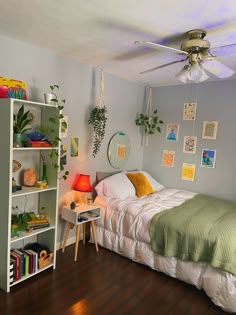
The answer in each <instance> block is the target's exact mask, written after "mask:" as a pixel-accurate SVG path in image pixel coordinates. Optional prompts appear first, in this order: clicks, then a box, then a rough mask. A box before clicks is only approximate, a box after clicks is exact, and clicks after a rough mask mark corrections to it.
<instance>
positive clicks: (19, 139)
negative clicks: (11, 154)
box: [13, 105, 32, 147]
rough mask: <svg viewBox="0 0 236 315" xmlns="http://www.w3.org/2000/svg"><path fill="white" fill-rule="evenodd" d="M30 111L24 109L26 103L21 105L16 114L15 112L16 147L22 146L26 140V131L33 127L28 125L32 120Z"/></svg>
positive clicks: (14, 138)
mask: <svg viewBox="0 0 236 315" xmlns="http://www.w3.org/2000/svg"><path fill="white" fill-rule="evenodd" d="M29 113H30V111H29V110H28V111H26V112H25V109H24V105H21V107H20V109H19V110H18V112H17V113H16V114H13V131H14V134H13V145H14V147H21V146H22V143H23V141H24V137H25V136H24V133H25V132H26V131H28V130H31V127H27V125H28V124H29V123H30V122H31V120H32V117H31V116H30V115H29Z"/></svg>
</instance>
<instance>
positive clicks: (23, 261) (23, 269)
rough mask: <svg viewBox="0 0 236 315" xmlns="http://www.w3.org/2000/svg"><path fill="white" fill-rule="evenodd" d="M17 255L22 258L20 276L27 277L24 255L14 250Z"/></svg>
mask: <svg viewBox="0 0 236 315" xmlns="http://www.w3.org/2000/svg"><path fill="white" fill-rule="evenodd" d="M13 251H14V252H15V253H16V254H17V255H19V256H20V275H21V277H23V276H24V275H25V258H24V253H23V252H22V251H21V250H19V249H14V250H13Z"/></svg>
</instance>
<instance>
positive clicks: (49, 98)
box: [44, 84, 59, 105]
mask: <svg viewBox="0 0 236 315" xmlns="http://www.w3.org/2000/svg"><path fill="white" fill-rule="evenodd" d="M49 88H50V90H51V92H50V93H44V102H45V103H46V104H49V105H55V98H56V99H57V96H56V94H54V89H59V85H57V84H54V85H50V87H49Z"/></svg>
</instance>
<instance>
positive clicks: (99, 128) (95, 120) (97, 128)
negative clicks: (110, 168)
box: [88, 106, 107, 158]
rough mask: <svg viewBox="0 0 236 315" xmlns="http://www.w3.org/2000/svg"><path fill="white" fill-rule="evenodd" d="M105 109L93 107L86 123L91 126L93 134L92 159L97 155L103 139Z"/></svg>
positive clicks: (105, 118)
mask: <svg viewBox="0 0 236 315" xmlns="http://www.w3.org/2000/svg"><path fill="white" fill-rule="evenodd" d="M106 114H107V108H106V107H105V106H103V107H100V106H95V107H94V108H93V109H92V110H91V112H90V115H89V121H88V123H89V124H91V125H92V127H93V132H94V139H93V157H94V158H95V156H96V155H97V153H98V152H99V150H100V147H101V144H102V140H103V139H104V137H105V131H106V122H107V117H106Z"/></svg>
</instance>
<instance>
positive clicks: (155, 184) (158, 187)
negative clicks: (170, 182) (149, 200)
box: [127, 171, 165, 191]
mask: <svg viewBox="0 0 236 315" xmlns="http://www.w3.org/2000/svg"><path fill="white" fill-rule="evenodd" d="M137 172H138V173H143V174H144V175H145V176H146V177H147V179H148V180H149V182H150V184H151V185H152V188H153V190H154V191H160V190H162V189H163V188H165V187H164V186H163V185H162V184H160V183H158V181H156V180H155V179H154V178H153V177H152V176H151V175H150V174H149V173H148V172H145V171H135V172H127V173H137Z"/></svg>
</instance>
